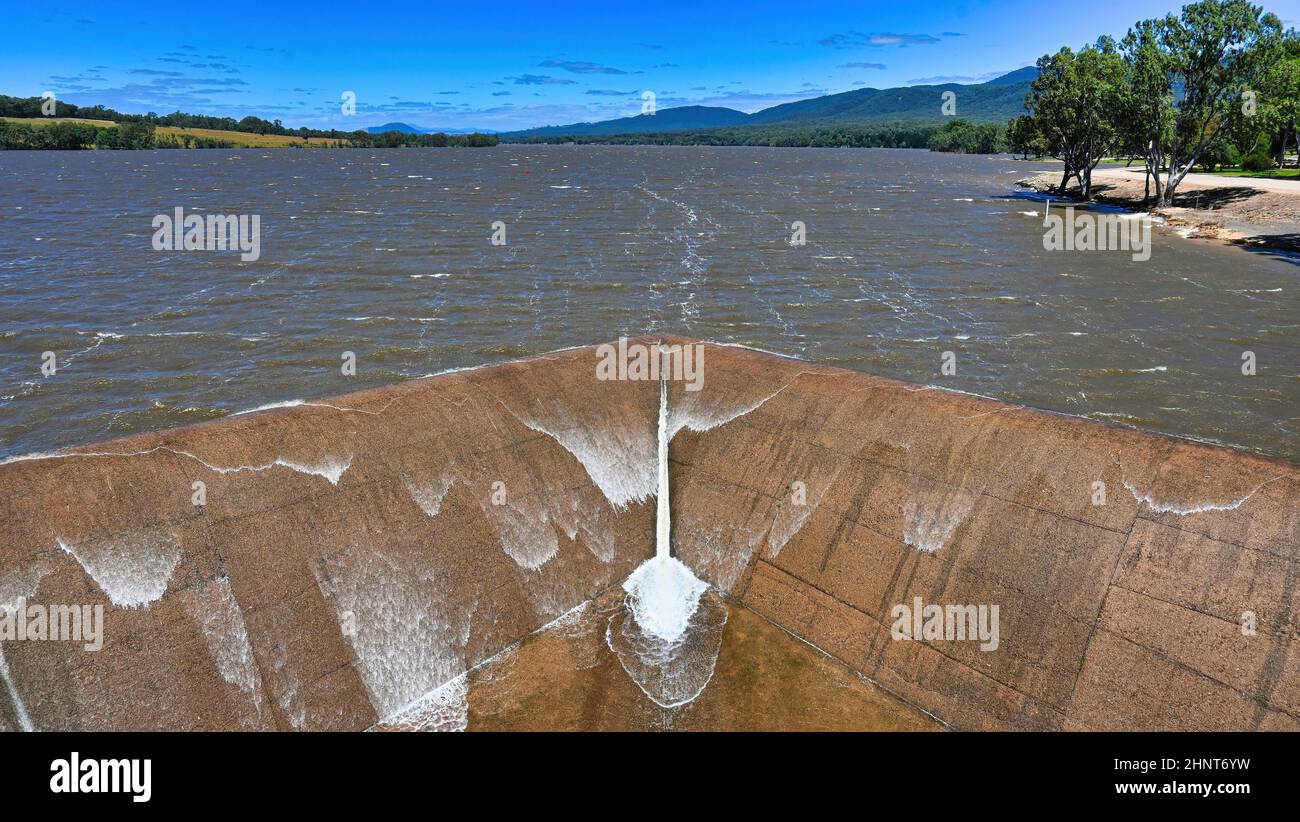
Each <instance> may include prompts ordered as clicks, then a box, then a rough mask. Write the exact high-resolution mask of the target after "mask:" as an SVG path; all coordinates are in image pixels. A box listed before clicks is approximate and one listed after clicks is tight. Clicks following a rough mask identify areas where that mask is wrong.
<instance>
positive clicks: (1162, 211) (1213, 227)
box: [1018, 166, 1300, 252]
mask: <svg viewBox="0 0 1300 822" xmlns="http://www.w3.org/2000/svg"><path fill="white" fill-rule="evenodd" d="M1145 179H1146V178H1145V175H1144V174H1143V172H1142V170H1141V168H1138V167H1136V166H1135V167H1133V168H1127V169H1126V168H1123V167H1112V168H1098V169H1097V170H1096V171H1094V172H1093V187H1094V190H1095V192H1096V194H1095V197H1094V199H1095V200H1096V201H1097V202H1099V203H1106V204H1110V205H1117V206H1122V207H1125V208H1130V209H1133V210H1135V211H1144V210H1145V211H1149V212H1150V213H1151V214H1154V215H1157V216H1160V217H1163V218H1164V220H1165V227H1166V228H1167V229H1170V230H1173V231H1177V232H1179V233H1183V234H1185V235H1186V236H1190V237H1194V238H1197V239H1205V240H1217V241H1219V242H1223V243H1227V244H1229V245H1238V246H1248V247H1254V248H1261V249H1275V250H1280V251H1289V252H1300V230H1297V226H1300V182H1293V181H1290V180H1273V179H1267V178H1261V179H1252V178H1242V177H1214V176H1211V175H1207V174H1189V175H1188V176H1187V178H1186V179H1185V180H1183V182H1182V184H1181V185H1179V187H1178V195H1177V202H1178V205H1177V206H1175V207H1171V208H1152V209H1147V208H1145V207H1144V201H1143V195H1144V192H1145ZM1060 181H1061V175H1060V173H1059V172H1047V173H1043V174H1038V175H1036V176H1034V177H1029V178H1026V179H1023V180H1020V181H1019V182H1018V185H1019V186H1021V187H1022V188H1027V189H1030V190H1033V191H1037V192H1039V193H1043V194H1054V193H1055V192H1056V186H1057V185H1058V184H1059V183H1060ZM1153 191H1154V187H1153ZM1189 206H1190V207H1189ZM1189 230H1190V232H1189Z"/></svg>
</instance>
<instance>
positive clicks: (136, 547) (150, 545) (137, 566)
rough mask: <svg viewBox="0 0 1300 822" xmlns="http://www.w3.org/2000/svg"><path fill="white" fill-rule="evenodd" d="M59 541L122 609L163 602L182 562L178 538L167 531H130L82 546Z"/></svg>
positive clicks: (65, 550) (62, 540)
mask: <svg viewBox="0 0 1300 822" xmlns="http://www.w3.org/2000/svg"><path fill="white" fill-rule="evenodd" d="M56 541H57V542H58V544H59V547H60V548H62V549H63V550H64V552H66V553H67V554H68V555H69V556H71V557H72V558H73V559H75V560H76V561H77V562H78V563H79V564H80V565H81V567H82V568H84V569H85V571H86V573H87V574H90V577H91V579H93V580H95V584H96V585H98V586H99V587H100V588H101V589H103V591H104V593H105V594H107V595H108V598H109V599H110V600H111V601H112V602H113V604H114V605H116V606H118V607H120V608H138V607H140V606H143V605H148V604H149V603H151V602H155V601H157V600H158V599H160V598H161V597H162V595H163V594H164V593H165V592H166V591H167V583H168V581H169V580H170V579H171V576H172V572H173V571H175V570H176V566H177V565H179V564H180V561H181V552H180V548H178V547H177V545H176V539H175V537H173V536H172V535H171V534H170V533H167V532H164V531H147V530H145V531H129V532H126V533H123V534H118V535H114V536H112V537H107V538H102V539H99V540H96V541H93V542H85V543H82V544H81V545H79V546H74V545H72V544H71V543H69V542H67V541H65V540H64V539H63V538H62V537H58V538H57V539H56Z"/></svg>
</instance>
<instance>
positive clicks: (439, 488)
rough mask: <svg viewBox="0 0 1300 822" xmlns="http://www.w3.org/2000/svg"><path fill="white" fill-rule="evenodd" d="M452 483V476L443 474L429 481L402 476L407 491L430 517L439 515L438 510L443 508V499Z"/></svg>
mask: <svg viewBox="0 0 1300 822" xmlns="http://www.w3.org/2000/svg"><path fill="white" fill-rule="evenodd" d="M451 483H452V478H451V477H450V476H442V477H439V478H437V479H436V480H434V481H433V482H428V483H416V482H413V481H412V480H410V479H408V478H407V477H402V484H403V485H405V486H406V491H407V493H409V494H410V495H411V499H413V500H415V504H416V505H418V506H420V510H421V511H423V512H424V514H425V516H428V517H436V516H438V512H440V511H441V510H442V500H443V498H444V497H446V496H447V492H448V491H449V490H451Z"/></svg>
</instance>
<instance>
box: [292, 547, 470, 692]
mask: <svg viewBox="0 0 1300 822" xmlns="http://www.w3.org/2000/svg"><path fill="white" fill-rule="evenodd" d="M313 571H314V573H315V575H316V581H317V584H318V585H319V586H320V589H321V592H322V593H323V594H325V596H326V599H328V600H329V601H330V602H331V603H333V605H334V608H335V610H336V612H337V615H338V619H339V627H340V630H341V631H342V633H343V635H344V637H345V638H346V639H347V641H348V642H349V644H351V646H352V650H353V652H354V654H355V655H356V664H357V671H358V673H359V674H360V675H361V679H362V681H363V682H364V683H365V685H366V690H367V691H368V692H369V694H370V701H371V704H373V705H374V708H375V712H376V713H377V714H378V715H379V716H381V717H387V716H390V715H392V714H394V713H396V712H398V711H400V710H402V709H403V708H405V707H407V706H409V705H410V704H411V703H412V701H414V700H416V699H417V698H419V697H421V696H423V695H425V694H428V693H429V692H430V691H432V690H434V689H436V688H440V687H442V686H443V685H444V684H445V683H447V682H448V681H449V680H451V679H452V678H454V677H457V676H459V675H461V674H462V673H464V672H465V662H464V652H465V646H466V644H467V643H468V641H469V635H470V624H471V617H472V616H473V611H474V608H475V607H476V606H475V603H474V602H472V601H466V599H464V597H470V596H473V594H474V591H472V590H463V591H459V592H458V593H460V594H461V595H462V598H461V599H460V600H459V601H455V602H453V601H452V600H451V597H450V596H449V594H450V593H451V592H450V591H446V590H442V587H441V580H440V578H439V576H438V575H437V574H434V573H433V572H432V571H431V570H430V569H428V568H424V567H422V566H421V565H420V564H419V562H418V561H415V560H406V559H401V558H397V557H393V556H389V555H387V554H385V553H383V552H382V551H381V550H376V549H373V548H368V547H353V548H349V549H347V550H345V551H343V552H341V553H339V554H336V555H331V556H328V557H325V558H323V559H321V560H320V562H319V563H318V564H317V565H315V566H313Z"/></svg>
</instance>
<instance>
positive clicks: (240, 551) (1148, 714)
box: [0, 340, 1300, 730]
mask: <svg viewBox="0 0 1300 822" xmlns="http://www.w3.org/2000/svg"><path fill="white" fill-rule="evenodd" d="M643 342H645V343H647V344H651V343H653V342H654V340H645V341H643ZM673 342H685V341H680V340H677V341H673ZM705 359H706V361H707V363H708V367H707V372H706V377H705V380H704V387H703V390H701V391H698V392H691V391H685V390H684V389H683V386H682V385H681V384H679V383H673V382H670V383H669V385H668V396H667V399H666V405H667V407H668V408H669V409H671V410H670V411H669V412H668V414H667V420H668V436H669V438H670V439H671V452H670V460H669V463H668V466H669V474H670V483H669V485H670V487H671V489H672V490H671V495H672V499H671V511H672V539H673V549H674V554H675V556H676V558H678V559H680V560H681V562H682V563H684V564H685V565H686V566H687V567H689V568H690V570H691V571H693V572H694V574H695V575H696V576H698V577H699V578H700V579H702V580H704V581H705V582H707V583H709V584H710V585H711V586H712V587H713V592H714V594H713V595H715V596H720V597H722V598H723V599H724V600H725V601H726V602H727V603H729V604H730V606H731V607H734V608H738V609H743V611H744V612H745V613H747V614H751V615H753V614H756V615H758V616H761V617H765V618H766V619H767V620H769V621H770V622H771V623H774V624H775V625H777V626H780V627H781V628H782V629H784V630H785V631H787V632H789V633H790V634H793V635H794V636H795V637H798V638H800V639H802V640H804V641H806V642H807V643H809V644H811V645H812V646H816V648H819V649H821V650H822V651H824V652H825V653H826V654H829V655H830V656H831V657H833V658H834V659H835V660H838V661H839V663H843V665H845V666H847V667H848V668H849V669H852V671H856V672H857V673H859V674H861V675H862V676H863V677H865V678H866V679H868V680H870V681H871V682H873V683H876V684H877V685H878V686H879V687H880V688H882V689H883V690H884V691H887V692H889V693H891V694H893V695H895V696H896V697H897V698H899V699H900V700H902V701H904V702H906V703H909V704H910V705H912V706H916V707H918V708H920V709H922V710H924V711H925V712H927V713H929V714H931V715H933V716H935V717H937V718H938V719H940V720H942V721H943V722H944V723H946V724H948V725H950V726H953V727H958V728H975V729H980V728H985V729H1188V730H1191V729H1213V730H1227V729H1265V730H1298V729H1300V654H1298V653H1296V652H1295V651H1294V650H1293V639H1294V637H1295V634H1296V631H1297V628H1300V588H1297V584H1296V583H1297V573H1298V571H1300V468H1298V467H1297V466H1295V465H1292V464H1288V463H1282V462H1278V461H1274V460H1269V459H1265V458H1261V457H1256V456H1252V455H1247V454H1242V453H1238V452H1233V451H1229V450H1226V449H1222V448H1216V447H1212V446H1207V445H1202V444H1197V443H1190V442H1185V441H1177V440H1172V439H1168V438H1164V437H1160V436H1153V435H1148V434H1142V433H1139V432H1135V431H1132V430H1128V429H1123V428H1115V427H1108V426H1103V425H1100V424H1097V423H1093V422H1089V421H1084V420H1079V419H1074V418H1069V417H1063V416H1059V415H1052V414H1047V413H1043V412H1039V411H1034V410H1030V409H1023V408H1017V407H1013V406H1008V405H1005V404H1001V403H998V402H994V401H991V400H986V399H981V398H977V397H971V396H968V395H962V394H956V393H950V392H945V391H941V390H936V389H926V388H920V387H918V386H912V385H906V384H902V383H898V382H894V381H890V380H884V379H878V378H875V377H871V376H867V375H863V374H859V373H855V372H849V371H843V370H838V369H833V368H827V367H820V366H815V365H810V364H807V363H803V362H798V361H793V360H787V359H783V358H779V357H775V356H772V355H767V354H763V353H759V352H754V351H750V350H746V349H740V348H733V347H725V346H713V345H709V346H707V347H706V354H705ZM596 362H597V358H596V354H595V351H594V350H593V349H590V348H583V349H573V350H569V351H564V352H559V353H555V354H551V355H547V356H544V357H537V358H534V359H530V360H526V361H521V362H516V363H509V364H505V365H500V366H493V367H487V368H482V369H477V370H473V371H464V372H457V373H451V374H446V375H443V376H438V377H433V378H429V379H424V380H418V381H413V382H409V383H403V384H400V385H396V386H393V387H390V388H385V389H379V390H372V391H366V392H361V393H357V394H352V395H347V396H343V397H337V398H332V399H328V400H321V401H312V402H308V403H304V404H300V405H295V406H291V407H282V408H276V409H270V410H266V411H260V412H257V413H252V414H246V415H239V416H234V417H229V418H225V419H222V420H218V421H214V422H211V423H205V424H202V425H198V426H192V427H188V428H183V429H176V430H170V431H162V432H158V433H155V434H149V435H141V436H135V437H130V438H127V439H122V440H116V441H113V442H108V443H102V444H99V445H95V446H92V447H86V448H79V449H72V450H71V451H68V452H60V453H58V454H47V455H34V456H33V457H32V458H23V459H14V460H10V461H7V462H6V463H5V464H3V465H0V534H3V538H2V539H0V610H3V609H6V608H10V609H12V608H13V607H16V606H15V605H14V604H15V603H18V602H20V601H25V602H27V603H50V604H55V603H63V604H78V605H83V604H85V605H96V604H97V605H102V606H103V608H104V621H105V631H104V637H103V648H102V649H101V650H99V651H96V652H88V651H86V650H84V649H83V647H82V645H81V644H80V643H73V642H63V641H59V642H55V641H32V640H9V641H3V642H0V653H2V657H0V660H2V661H0V674H3V680H4V682H3V683H2V684H0V685H2V686H0V728H3V729H9V730H17V729H22V728H29V727H30V728H35V729H40V730H78V729H136V728H169V729H238V728H256V729H286V730H287V729H354V730H363V729H367V728H372V727H376V726H380V725H385V724H399V725H400V724H403V720H404V719H410V718H411V717H419V718H420V720H419V721H418V722H411V723H408V724H414V725H417V726H423V725H427V724H430V723H432V724H439V723H443V722H444V720H445V721H446V723H449V724H451V725H453V726H455V725H456V724H457V719H456V716H457V714H456V702H457V700H458V699H463V691H464V689H465V676H464V675H465V674H466V672H467V671H472V670H475V669H477V668H478V667H479V666H483V665H486V664H489V663H491V661H492V660H494V659H498V658H499V657H500V656H501V655H502V654H503V652H506V651H508V649H510V648H512V647H513V646H515V645H516V644H517V643H519V641H520V640H522V639H524V638H525V637H527V636H528V635H530V634H531V633H533V632H534V631H537V630H538V629H540V628H543V627H544V626H547V625H556V624H560V625H565V624H567V623H566V622H565V620H570V621H572V620H573V619H575V617H574V616H573V614H575V613H577V611H575V609H580V608H582V607H586V606H584V603H589V602H592V601H597V602H599V601H602V597H604V598H608V596H609V595H610V592H617V591H618V590H619V586H620V584H621V583H623V582H624V580H626V579H627V578H628V577H629V575H630V574H631V573H632V572H633V571H634V570H635V569H636V568H637V567H638V566H640V565H641V564H642V563H643V562H645V561H646V560H648V559H650V558H651V557H652V556H653V555H654V553H655V545H656V530H657V516H658V515H657V509H656V502H657V500H656V498H655V497H656V492H657V491H656V489H657V488H658V487H660V478H659V459H658V437H657V429H658V427H659V417H660V413H659V411H660V407H661V402H660V385H659V383H658V382H653V381H627V380H613V381H608V380H598V379H596V376H595V374H596V371H595V366H596ZM196 503H202V504H196ZM666 513H667V512H666V510H665V515H666ZM916 598H920V599H921V600H922V601H923V602H924V603H933V604H939V605H943V604H963V605H996V606H998V609H999V614H1000V632H999V633H1000V636H999V642H998V646H997V648H996V650H991V651H990V650H981V647H980V645H979V643H976V642H970V641H961V640H952V639H948V638H936V639H925V638H919V639H917V640H906V641H905V640H899V639H896V638H895V637H894V630H893V629H894V628H895V622H896V619H895V616H894V609H895V607H896V606H898V605H900V604H904V605H910V604H911V603H913V602H915V601H916ZM11 615H12V614H11ZM723 621H724V622H725V619H724V620H723ZM733 621H734V620H733ZM761 621H762V620H758V622H761ZM754 624H756V623H755V622H754V620H750V619H749V618H748V617H746V618H745V619H743V620H740V621H739V622H737V625H740V626H741V628H743V629H744V630H746V631H750V630H757V629H756V628H752V626H753V625H754ZM741 628H737V629H736V630H741ZM727 630H730V628H728V629H727ZM737 647H740V646H737ZM726 648H727V646H726V645H725V644H724V651H723V660H724V662H726V664H728V665H731V664H733V663H732V662H727V660H728V659H729V657H728V656H727V653H728V651H727V650H726ZM714 658H715V659H717V650H716V647H715V650H714ZM720 664H721V663H720ZM704 681H706V682H707V680H704ZM708 687H709V688H712V687H714V685H709V686H708ZM752 687H753V688H760V689H761V688H762V687H763V683H762V682H761V681H760V682H758V683H756V684H753V685H752ZM707 693H708V691H707V688H706V690H705V694H706V696H707ZM701 699H705V697H701ZM562 709H563V706H559V707H557V708H556V710H557V711H560V710H562ZM446 717H450V719H446Z"/></svg>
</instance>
